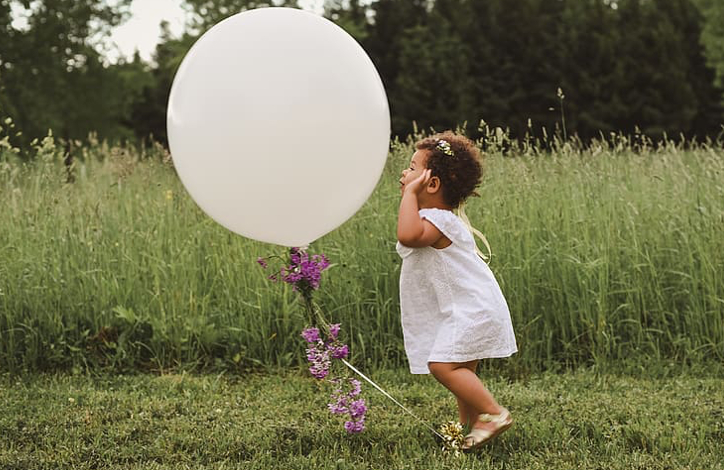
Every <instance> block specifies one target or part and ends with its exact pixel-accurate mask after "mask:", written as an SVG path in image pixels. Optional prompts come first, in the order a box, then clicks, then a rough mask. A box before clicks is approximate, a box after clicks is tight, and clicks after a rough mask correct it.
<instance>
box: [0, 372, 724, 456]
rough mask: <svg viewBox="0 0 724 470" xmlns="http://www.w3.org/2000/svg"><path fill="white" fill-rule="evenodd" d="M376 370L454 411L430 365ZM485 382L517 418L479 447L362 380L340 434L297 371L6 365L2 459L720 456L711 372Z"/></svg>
mask: <svg viewBox="0 0 724 470" xmlns="http://www.w3.org/2000/svg"><path fill="white" fill-rule="evenodd" d="M305 375H306V374H305ZM374 378H375V380H376V381H378V382H379V383H380V384H381V385H382V386H383V387H384V388H385V389H386V390H388V391H389V392H390V393H391V394H392V395H393V396H395V397H396V398H397V399H399V400H401V401H402V402H403V403H404V404H405V405H406V406H409V407H411V408H412V409H413V410H414V412H415V413H416V414H418V415H419V416H421V417H422V418H424V419H426V420H429V421H430V422H432V423H433V424H440V423H442V422H445V421H448V420H452V419H456V412H455V403H454V399H453V397H452V395H450V393H449V392H448V391H447V390H445V389H444V388H443V387H442V386H441V385H439V384H438V383H436V382H435V381H434V379H432V378H431V377H429V376H427V377H420V376H411V375H409V373H408V372H407V371H379V372H378V373H377V374H375V375H374ZM486 378H487V377H486ZM486 384H487V386H488V387H489V388H490V389H491V390H492V392H493V393H494V394H495V396H496V397H497V399H498V400H499V401H500V402H501V403H502V404H504V405H505V406H506V407H508V408H509V409H510V410H511V413H512V415H513V418H514V419H515V424H514V426H513V427H512V428H511V429H510V430H509V431H507V432H506V433H505V434H503V435H501V436H500V437H499V438H497V439H496V441H494V442H493V443H492V444H491V445H489V446H487V447H485V448H484V449H483V450H481V451H480V452H479V453H478V454H477V455H463V456H461V457H454V456H452V455H449V454H444V453H443V452H442V451H441V447H442V446H441V444H440V443H439V442H438V441H435V439H434V437H433V436H432V435H431V433H429V432H428V431H427V430H426V429H425V428H424V427H423V426H422V425H420V424H418V423H417V422H415V421H413V420H411V419H410V418H409V417H407V416H406V415H404V414H403V413H402V412H401V411H400V409H399V408H397V407H396V406H395V405H394V404H392V403H391V402H390V401H389V400H387V399H385V398H384V397H383V396H382V395H380V394H378V393H376V392H375V391H374V390H372V389H371V388H368V389H366V392H367V391H368V392H369V393H366V396H367V399H368V402H369V405H370V411H369V413H368V417H369V418H368V421H367V430H366V431H365V432H363V433H362V434H360V435H356V436H347V435H346V434H345V432H344V430H342V429H341V426H340V425H339V422H338V421H337V420H336V419H335V417H334V416H332V415H331V414H330V413H329V412H328V411H327V410H326V409H325V405H324V404H325V403H326V402H327V396H326V394H325V393H323V392H322V390H323V389H322V388H320V387H318V384H317V383H316V382H315V381H314V380H313V379H311V378H309V377H308V376H303V375H301V374H297V373H293V372H286V373H282V374H278V375H277V374H275V375H247V376H243V377H225V376H194V375H187V374H167V375H161V376H117V375H114V376H102V377H84V376H78V377H69V376H46V375H41V376H36V375H30V376H27V375H26V376H23V377H17V378H15V377H2V378H0V393H2V396H3V407H4V408H3V409H4V410H5V413H2V414H0V467H2V468H12V469H28V470H36V469H38V470H39V469H45V468H73V469H91V468H109V469H139V470H140V469H143V470H146V469H169V470H171V469H173V470H176V469H191V468H193V469H197V468H198V469H201V468H203V469H219V470H221V469H229V468H248V469H260V470H261V469H264V470H266V469H277V468H284V469H299V470H309V469H360V470H361V469H383V468H384V469H399V470H402V469H423V468H424V469H462V468H464V469H474V470H486V469H500V468H520V469H541V470H543V469H557V470H573V469H591V470H593V469H616V470H628V469H633V468H638V469H656V470H664V469H673V468H676V469H684V468H690V469H707V470H721V469H722V468H724V467H723V466H722V461H721V455H724V425H723V424H722V415H723V414H724V395H722V390H721V377H719V376H715V375H709V374H704V375H687V374H681V373H677V374H675V375H674V376H672V377H669V378H660V379H647V378H638V379H636V378H632V377H625V376H616V375H605V374H597V373H595V372H592V371H581V372H579V373H576V374H565V375H553V374H545V375H540V376H533V377H528V378H526V379H525V380H519V381H512V382H511V381H508V380H505V379H502V378H497V377H496V378H492V379H491V380H487V381H486Z"/></svg>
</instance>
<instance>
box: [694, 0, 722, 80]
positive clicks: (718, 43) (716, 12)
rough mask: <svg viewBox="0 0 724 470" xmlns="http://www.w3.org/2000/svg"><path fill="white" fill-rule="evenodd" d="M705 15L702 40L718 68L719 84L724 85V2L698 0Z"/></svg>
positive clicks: (715, 66) (710, 59) (711, 59)
mask: <svg viewBox="0 0 724 470" xmlns="http://www.w3.org/2000/svg"><path fill="white" fill-rule="evenodd" d="M696 3H697V4H698V5H699V8H700V9H701V11H702V14H703V16H704V20H705V21H704V28H703V30H702V33H701V41H702V43H703V44H704V47H706V51H707V58H708V60H709V63H710V64H711V66H712V67H713V68H714V69H716V74H717V84H718V85H719V87H724V3H723V2H721V1H719V0H696Z"/></svg>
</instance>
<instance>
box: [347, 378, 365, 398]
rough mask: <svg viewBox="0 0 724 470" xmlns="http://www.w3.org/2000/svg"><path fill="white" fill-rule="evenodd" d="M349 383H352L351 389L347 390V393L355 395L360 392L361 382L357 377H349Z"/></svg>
mask: <svg viewBox="0 0 724 470" xmlns="http://www.w3.org/2000/svg"><path fill="white" fill-rule="evenodd" d="M349 383H351V384H352V391H351V392H349V395H350V396H352V397H356V396H357V395H359V394H360V392H362V383H361V382H360V381H359V380H357V379H349Z"/></svg>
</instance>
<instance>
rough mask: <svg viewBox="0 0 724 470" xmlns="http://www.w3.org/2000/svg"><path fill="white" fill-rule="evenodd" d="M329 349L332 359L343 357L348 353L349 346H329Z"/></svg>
mask: <svg viewBox="0 0 724 470" xmlns="http://www.w3.org/2000/svg"><path fill="white" fill-rule="evenodd" d="M329 351H330V352H331V354H332V359H345V358H346V357H347V356H348V355H349V346H347V345H346V344H342V345H340V346H331V347H330V348H329Z"/></svg>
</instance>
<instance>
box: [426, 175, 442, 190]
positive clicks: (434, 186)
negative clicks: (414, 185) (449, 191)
mask: <svg viewBox="0 0 724 470" xmlns="http://www.w3.org/2000/svg"><path fill="white" fill-rule="evenodd" d="M439 190H440V178H438V177H437V176H433V177H432V178H430V181H428V183H427V192H428V193H429V194H435V193H436V192H438V191H439Z"/></svg>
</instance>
